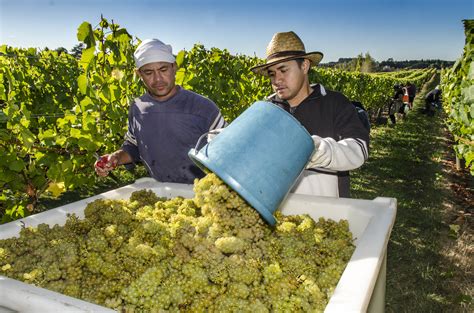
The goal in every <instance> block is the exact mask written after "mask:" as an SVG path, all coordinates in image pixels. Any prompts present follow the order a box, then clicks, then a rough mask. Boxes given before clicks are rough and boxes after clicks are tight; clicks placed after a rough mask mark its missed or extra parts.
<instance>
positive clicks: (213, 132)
mask: <svg viewBox="0 0 474 313" xmlns="http://www.w3.org/2000/svg"><path fill="white" fill-rule="evenodd" d="M220 131H221V130H220V129H219V130H218V129H213V130H210V131H208V132H205V133H204V134H202V135H201V136H200V137H199V139H198V141H197V142H196V146H195V147H194V154H196V155H197V153H198V147H199V144H200V143H201V141H202V139H203V138H204V136H207V135H209V134H213V135H217V134H219V133H220ZM208 143H209V142H208Z"/></svg>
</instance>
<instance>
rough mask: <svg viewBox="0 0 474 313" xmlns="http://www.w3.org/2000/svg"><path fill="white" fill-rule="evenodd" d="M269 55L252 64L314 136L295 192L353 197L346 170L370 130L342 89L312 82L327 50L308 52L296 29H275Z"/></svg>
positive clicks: (364, 150) (362, 152)
mask: <svg viewBox="0 0 474 313" xmlns="http://www.w3.org/2000/svg"><path fill="white" fill-rule="evenodd" d="M266 56H267V57H266V63H265V64H262V65H259V66H256V67H253V68H252V69H251V70H252V71H253V72H254V73H256V74H261V75H265V76H268V77H269V78H270V81H271V84H272V88H273V90H274V91H275V94H273V95H272V96H270V97H269V98H268V100H270V101H272V102H273V103H274V104H276V105H278V106H280V107H281V108H283V109H285V110H286V111H287V112H289V113H290V114H292V115H293V116H294V117H295V118H296V119H297V120H298V121H300V123H301V124H302V125H303V126H304V127H305V128H306V130H308V132H309V133H310V134H311V136H312V138H313V141H314V147H315V149H314V152H313V155H312V157H311V160H310V161H309V163H308V164H307V167H306V170H305V171H304V172H303V173H302V175H301V177H300V178H299V180H298V182H297V183H296V185H295V188H294V190H293V192H295V193H303V194H311V195H321V196H331V197H349V196H350V182H349V172H348V171H349V170H353V169H356V168H358V167H360V166H361V165H362V164H363V163H364V162H365V160H367V157H368V144H369V133H368V130H367V129H366V128H364V126H363V124H362V122H361V121H360V120H359V117H358V116H357V112H356V109H355V108H354V106H353V105H352V104H351V102H350V101H349V100H348V99H347V98H346V97H345V96H344V95H342V94H341V93H339V92H336V91H331V90H328V89H326V88H325V87H324V86H323V85H321V84H316V85H310V82H309V78H308V72H309V70H310V68H311V67H312V66H315V65H317V64H318V63H319V62H320V61H321V59H322V57H323V54H322V53H321V52H306V50H305V46H304V44H303V42H302V41H301V39H300V38H299V37H298V35H296V34H295V33H294V32H292V31H290V32H282V33H276V34H275V35H274V36H273V38H272V40H271V41H270V43H269V44H268V46H267V51H266ZM282 131H284V130H282Z"/></svg>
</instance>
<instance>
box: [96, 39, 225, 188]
mask: <svg viewBox="0 0 474 313" xmlns="http://www.w3.org/2000/svg"><path fill="white" fill-rule="evenodd" d="M133 56H134V59H135V64H136V67H137V69H136V71H137V75H138V76H140V78H141V80H142V82H143V83H144V85H145V87H146V89H147V92H146V93H145V94H144V95H142V96H141V97H138V98H136V99H135V100H134V101H133V102H132V103H131V105H130V109H129V114H128V131H127V133H126V134H125V141H124V143H123V145H122V147H121V149H120V150H118V151H115V152H114V153H111V154H106V155H104V156H102V157H101V161H97V162H96V163H95V165H94V167H95V171H96V172H97V174H98V175H99V176H107V175H108V173H109V172H110V171H111V170H113V169H115V168H116V167H117V166H118V165H122V164H124V165H127V167H133V166H134V164H135V163H138V162H142V163H143V164H144V165H145V166H146V168H147V170H148V173H149V174H150V176H152V177H154V178H155V179H156V180H158V181H162V182H175V183H187V184H192V183H193V181H194V179H195V178H199V177H202V176H203V175H204V173H203V172H202V171H201V170H200V169H199V168H198V167H197V166H196V165H195V164H194V163H193V162H192V161H191V160H190V158H189V157H188V155H187V154H188V152H189V150H190V149H191V148H194V147H195V145H196V142H197V141H198V139H199V137H201V136H202V135H203V134H205V133H207V132H209V131H211V130H214V129H217V128H222V127H224V126H225V125H226V122H225V120H224V118H223V117H222V115H221V113H220V112H219V109H218V108H217V106H216V104H215V103H214V102H212V101H211V100H209V99H207V98H205V97H203V96H201V95H199V94H196V93H194V92H192V91H189V90H185V89H183V88H182V87H181V86H178V85H176V84H175V76H176V70H177V65H176V62H175V57H174V55H173V53H172V48H171V46H170V45H167V44H164V43H163V42H161V41H160V40H158V39H146V40H144V41H142V42H141V43H140V44H139V45H138V47H137V49H136V50H135V53H134V55H133Z"/></svg>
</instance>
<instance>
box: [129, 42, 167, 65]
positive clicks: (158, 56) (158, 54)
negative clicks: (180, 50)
mask: <svg viewBox="0 0 474 313" xmlns="http://www.w3.org/2000/svg"><path fill="white" fill-rule="evenodd" d="M133 57H134V58H135V64H136V66H137V68H140V67H142V66H143V65H145V64H148V63H153V62H168V63H174V62H175V60H176V59H175V57H174V56H173V53H172V48H171V46H170V45H165V44H164V43H163V42H161V41H160V40H158V39H145V40H143V41H142V43H141V44H139V45H138V47H137V50H135V53H134V54H133Z"/></svg>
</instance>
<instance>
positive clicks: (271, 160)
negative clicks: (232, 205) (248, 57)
mask: <svg viewBox="0 0 474 313" xmlns="http://www.w3.org/2000/svg"><path fill="white" fill-rule="evenodd" d="M198 145H199V143H198ZM198 145H197V146H198ZM313 150H314V143H313V140H312V138H311V136H310V135H309V133H308V132H307V131H306V129H305V128H304V127H303V126H302V125H301V124H300V123H299V122H298V121H297V120H296V119H295V118H294V117H293V116H291V115H290V114H288V113H287V112H285V110H283V109H281V108H280V107H278V106H276V105H274V104H272V103H269V102H264V101H259V102H255V103H254V104H253V105H252V106H250V107H249V108H248V109H247V110H245V111H244V112H243V113H242V114H241V115H240V116H239V117H237V118H236V119H235V120H234V121H233V122H232V123H231V124H230V125H229V126H227V127H226V128H225V129H223V130H222V132H221V133H220V134H219V135H218V136H216V137H215V138H214V139H213V140H212V141H211V142H209V143H208V144H206V145H205V146H204V147H202V148H201V149H200V150H199V151H198V150H196V149H191V150H190V151H189V153H188V155H189V157H190V158H191V159H192V160H193V161H194V162H195V163H196V164H197V165H198V166H199V167H200V168H201V169H203V170H204V171H205V172H209V171H212V172H214V173H215V174H216V175H217V176H219V178H220V179H222V180H223V181H224V182H225V183H226V184H227V185H229V186H230V187H231V188H232V189H233V190H235V191H236V192H237V193H238V194H239V195H240V196H241V197H242V198H244V199H245V200H246V201H247V202H248V203H249V204H250V205H251V206H252V207H254V208H255V209H256V210H257V211H258V212H259V213H260V215H261V216H262V217H263V218H264V219H265V220H266V221H267V222H268V223H269V224H270V225H274V224H275V223H276V220H275V218H274V216H273V212H274V211H275V210H277V209H278V207H279V205H280V203H281V202H282V201H283V199H284V198H285V197H286V195H287V194H288V192H289V190H290V188H291V187H292V186H293V184H294V183H295V181H296V179H297V178H298V176H299V174H300V173H301V172H302V170H303V169H304V167H305V165H306V163H307V162H308V160H309V158H310V157H311V154H312V152H313Z"/></svg>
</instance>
